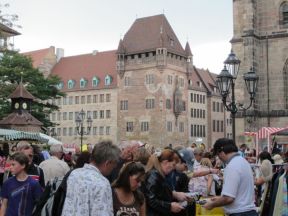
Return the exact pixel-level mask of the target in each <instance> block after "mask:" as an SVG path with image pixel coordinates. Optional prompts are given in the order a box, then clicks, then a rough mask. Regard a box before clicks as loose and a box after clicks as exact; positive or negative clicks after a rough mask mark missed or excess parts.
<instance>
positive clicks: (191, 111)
mask: <svg viewBox="0 0 288 216" xmlns="http://www.w3.org/2000/svg"><path fill="white" fill-rule="evenodd" d="M190 112H191V118H193V108H191V111H190Z"/></svg>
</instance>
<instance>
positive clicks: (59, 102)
mask: <svg viewBox="0 0 288 216" xmlns="http://www.w3.org/2000/svg"><path fill="white" fill-rule="evenodd" d="M57 104H58V106H60V105H61V104H62V100H61V98H58V99H57Z"/></svg>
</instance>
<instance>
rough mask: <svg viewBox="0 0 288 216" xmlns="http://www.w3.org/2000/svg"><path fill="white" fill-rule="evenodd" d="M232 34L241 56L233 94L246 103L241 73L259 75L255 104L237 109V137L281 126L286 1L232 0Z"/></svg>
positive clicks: (287, 94) (286, 103)
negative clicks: (250, 71)
mask: <svg viewBox="0 0 288 216" xmlns="http://www.w3.org/2000/svg"><path fill="white" fill-rule="evenodd" d="M233 13H234V35H233V38H232V40H231V43H232V47H233V50H234V52H235V53H236V55H237V57H238V58H239V59H240V60H241V65H240V72H239V75H238V77H240V78H238V79H237V80H236V98H237V101H238V102H239V103H242V104H246V105H248V104H249V95H248V93H247V92H246V91H245V89H246V88H245V83H244V80H243V79H241V76H242V75H243V73H246V72H248V71H249V70H250V68H252V69H254V70H255V72H256V74H257V75H258V76H259V82H258V89H257V92H256V100H255V105H254V107H252V108H251V109H250V110H247V111H246V112H239V113H238V116H237V117H238V118H237V119H236V131H237V134H236V135H237V139H238V141H240V140H241V134H243V132H244V131H258V129H260V128H261V127H263V126H266V127H267V126H268V127H269V126H270V127H283V126H287V122H288V87H287V86H288V76H287V73H288V1H287V0H261V1H251V0H241V1H240V0H234V1H233Z"/></svg>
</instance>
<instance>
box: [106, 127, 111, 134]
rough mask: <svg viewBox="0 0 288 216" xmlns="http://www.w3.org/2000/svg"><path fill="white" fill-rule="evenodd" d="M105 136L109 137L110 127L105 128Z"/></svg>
mask: <svg viewBox="0 0 288 216" xmlns="http://www.w3.org/2000/svg"><path fill="white" fill-rule="evenodd" d="M106 135H110V127H109V126H106Z"/></svg>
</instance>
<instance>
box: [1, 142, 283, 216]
mask: <svg viewBox="0 0 288 216" xmlns="http://www.w3.org/2000/svg"><path fill="white" fill-rule="evenodd" d="M10 151H11V152H10V156H8V157H7V158H5V156H0V159H1V161H0V162H1V167H0V168H1V170H0V171H1V172H0V174H1V210H0V216H4V215H7V216H14V215H15V216H16V215H17V216H20V215H21V216H22V215H23V216H24V215H25V216H30V215H32V212H33V209H35V208H34V207H35V205H37V202H38V201H39V200H40V199H41V197H42V196H43V191H44V189H45V187H47V185H48V184H49V182H51V181H53V180H54V179H55V178H63V177H64V176H67V190H66V197H65V201H64V205H63V208H62V211H61V215H63V216H71V215H75V216H78V215H79V216H80V215H81V216H86V215H87V216H88V215H92V216H93V215H99V216H105V215H107V216H108V215H109V216H110V215H111V216H112V215H115V216H124V215H135V216H145V215H148V216H160V215H163V216H164V215H165V216H166V215H167V216H169V215H171V216H174V215H175V216H176V215H177V216H188V215H192V216H193V215H196V206H198V208H199V205H201V207H200V208H203V209H206V210H207V211H208V210H212V209H214V208H221V209H222V210H223V215H224V212H225V214H226V215H231V216H239V215H245V216H246V215H247V216H254V215H279V216H284V215H286V216H287V215H288V198H287V194H288V193H287V185H288V177H287V173H288V165H287V159H288V155H287V153H286V155H285V154H284V153H283V154H282V155H281V154H276V155H273V156H272V155H271V154H270V153H269V152H267V151H263V152H261V153H260V154H259V155H258V157H256V152H255V151H254V152H253V151H252V153H251V152H250V151H249V154H247V145H245V144H243V145H241V146H240V147H239V148H238V147H237V146H236V144H235V142H234V141H233V140H231V139H227V138H221V139H218V140H217V141H216V142H215V144H214V146H213V148H212V149H211V150H207V149H205V147H204V146H197V145H192V146H189V147H184V146H176V145H175V146H173V147H172V145H168V146H167V147H166V148H164V149H156V150H155V149H154V147H153V146H151V145H148V144H146V145H145V144H142V143H140V142H136V141H125V142H121V143H120V144H119V145H114V144H112V142H110V141H102V142H99V143H97V144H95V146H94V148H93V149H91V151H85V152H81V153H76V154H72V153H64V149H63V146H62V145H52V146H51V147H50V150H49V152H48V151H46V150H42V151H41V150H40V149H39V147H38V146H36V147H35V146H34V147H33V146H31V145H30V143H28V142H27V141H20V142H19V143H18V144H17V146H13V148H11V149H10ZM3 161H4V162H3ZM276 184H277V187H276V186H275V185H276ZM272 200H274V201H272ZM273 202H274V203H273ZM271 203H273V204H271Z"/></svg>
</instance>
